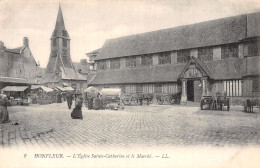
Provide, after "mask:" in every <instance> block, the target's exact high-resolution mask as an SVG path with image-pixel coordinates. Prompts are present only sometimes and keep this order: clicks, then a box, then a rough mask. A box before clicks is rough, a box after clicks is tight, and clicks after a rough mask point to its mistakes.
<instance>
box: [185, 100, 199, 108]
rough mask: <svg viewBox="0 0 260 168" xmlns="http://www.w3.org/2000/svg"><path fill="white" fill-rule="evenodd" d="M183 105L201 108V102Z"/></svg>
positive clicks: (188, 102) (189, 102)
mask: <svg viewBox="0 0 260 168" xmlns="http://www.w3.org/2000/svg"><path fill="white" fill-rule="evenodd" d="M181 104H182V105H186V106H191V107H200V102H191V101H187V102H186V103H181Z"/></svg>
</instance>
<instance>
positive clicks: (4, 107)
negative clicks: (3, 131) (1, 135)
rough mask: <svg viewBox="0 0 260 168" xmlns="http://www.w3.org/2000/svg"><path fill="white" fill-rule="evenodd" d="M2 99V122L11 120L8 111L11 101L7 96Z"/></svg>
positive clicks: (0, 114)
mask: <svg viewBox="0 0 260 168" xmlns="http://www.w3.org/2000/svg"><path fill="white" fill-rule="evenodd" d="M0 101H1V102H0V123H6V122H8V121H9V114H8V111H7V106H8V105H9V102H8V100H7V99H6V98H4V99H1V100H0Z"/></svg>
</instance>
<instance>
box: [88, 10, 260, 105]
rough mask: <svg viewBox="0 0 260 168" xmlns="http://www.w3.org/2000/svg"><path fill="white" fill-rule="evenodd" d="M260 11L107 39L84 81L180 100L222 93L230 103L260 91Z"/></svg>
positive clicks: (194, 99) (195, 99)
mask: <svg viewBox="0 0 260 168" xmlns="http://www.w3.org/2000/svg"><path fill="white" fill-rule="evenodd" d="M259 37H260V13H259V12H256V13H250V14H244V15H239V16H234V17H228V18H222V19H217V20H211V21H206V22H201V23H197V24H192V25H186V26H180V27H174V28H169V29H163V30H158V31H153V32H148V33H143V34H136V35H130V36H126V37H120V38H115V39H108V40H106V41H105V43H104V45H103V46H102V48H101V49H100V51H99V53H98V55H97V56H96V57H95V69H97V74H96V76H95V77H94V79H93V80H91V81H90V83H89V84H90V85H93V86H96V87H98V88H103V87H120V88H121V89H122V92H124V93H126V94H132V93H136V92H142V93H154V94H162V93H177V92H181V93H182V96H181V101H182V102H187V101H194V102H199V101H200V100H201V97H202V96H203V95H212V94H216V93H225V94H226V95H227V96H228V97H230V98H231V103H232V104H240V105H241V103H242V101H244V100H245V99H246V98H248V97H250V98H251V97H255V98H258V97H259V96H260V87H259V84H260V67H259V65H260V57H259V55H260V52H259V51H260V41H259V40H260V39H259Z"/></svg>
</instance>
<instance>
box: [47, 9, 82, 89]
mask: <svg viewBox="0 0 260 168" xmlns="http://www.w3.org/2000/svg"><path fill="white" fill-rule="evenodd" d="M50 40H51V53H50V57H49V62H48V65H47V68H46V70H45V75H44V82H43V83H44V84H45V85H46V86H48V87H51V88H53V87H56V86H71V87H72V88H74V89H75V90H83V89H85V88H86V87H87V79H86V77H84V76H83V75H81V74H80V73H78V72H77V71H76V69H75V68H74V65H73V63H72V60H71V55H70V40H71V39H70V36H69V34H68V32H67V30H66V28H65V24H64V20H63V15H62V10H61V7H60V6H59V12H58V16H57V20H56V25H55V29H54V31H53V33H52V36H51V39H50Z"/></svg>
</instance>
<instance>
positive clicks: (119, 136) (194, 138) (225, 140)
mask: <svg viewBox="0 0 260 168" xmlns="http://www.w3.org/2000/svg"><path fill="white" fill-rule="evenodd" d="M8 110H9V115H10V120H11V121H10V122H9V123H5V124H0V129H1V130H0V142H1V143H0V145H1V148H19V147H43V148H46V147H50V148H60V147H61V148H62V147H71V146H73V147H76V148H79V149H80V148H81V147H82V146H83V147H88V148H95V147H104V148H106V147H132V146H136V145H139V146H140V145H141V146H145V147H154V146H161V147H167V146H176V147H184V146H197V145H205V146H214V147H216V146H217V147H232V146H247V145H259V144H260V122H259V112H255V113H244V112H242V108H236V107H231V110H230V111H229V112H228V111H209V110H203V111H201V110H199V107H186V106H170V105H161V106H160V105H149V106H147V105H144V106H125V108H124V109H123V110H122V109H121V110H118V111H114V110H88V109H87V108H85V107H83V108H82V111H83V117H84V118H83V120H74V119H71V117H70V113H71V111H72V110H69V109H68V108H67V106H66V103H62V104H51V105H31V106H14V107H9V108H8ZM257 110H258V109H257ZM257 110H256V111H257ZM16 124H18V125H16Z"/></svg>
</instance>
